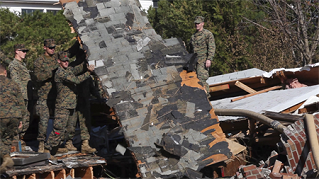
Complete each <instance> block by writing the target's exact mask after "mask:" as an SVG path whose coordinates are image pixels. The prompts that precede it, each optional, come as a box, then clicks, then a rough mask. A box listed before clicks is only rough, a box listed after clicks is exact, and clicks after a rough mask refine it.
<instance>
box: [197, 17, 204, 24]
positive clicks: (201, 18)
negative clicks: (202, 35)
mask: <svg viewBox="0 0 319 179" xmlns="http://www.w3.org/2000/svg"><path fill="white" fill-rule="evenodd" d="M204 20H205V18H204V17H203V16H196V17H195V21H194V23H196V24H199V23H201V22H204Z"/></svg>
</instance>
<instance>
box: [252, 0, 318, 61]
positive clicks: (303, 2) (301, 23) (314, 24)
mask: <svg viewBox="0 0 319 179" xmlns="http://www.w3.org/2000/svg"><path fill="white" fill-rule="evenodd" d="M255 2H256V3H257V5H258V6H259V8H261V9H262V10H263V11H264V12H266V13H267V14H268V16H269V18H270V19H265V20H267V21H268V22H270V23H271V25H273V26H276V27H277V28H278V29H280V30H281V31H282V32H283V33H284V34H285V38H287V39H288V40H290V43H291V44H292V47H294V48H292V53H293V54H294V56H295V57H296V58H298V59H297V60H298V61H299V60H300V61H302V63H303V65H306V64H311V63H313V62H314V57H316V52H317V50H318V43H319V26H318V24H319V1H318V0H256V1H255ZM255 24H256V23H255ZM260 24H261V23H259V24H258V26H261V25H260Z"/></svg>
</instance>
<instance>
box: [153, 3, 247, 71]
mask: <svg viewBox="0 0 319 179" xmlns="http://www.w3.org/2000/svg"><path fill="white" fill-rule="evenodd" d="M249 6H251V4H250V1H246V0H224V1H219V0H211V1H203V0H174V1H169V0H160V1H159V2H158V8H157V9H155V8H150V9H149V10H148V18H149V21H150V23H151V24H152V26H153V28H154V29H155V30H156V32H157V33H158V34H160V35H161V36H162V37H163V38H170V37H180V38H182V40H183V41H184V42H185V44H186V45H188V42H189V39H190V37H191V35H192V34H193V33H195V30H196V29H195V28H194V18H195V17H196V16H203V17H205V26H204V28H206V29H208V30H210V31H211V32H212V33H213V34H214V36H215V42H216V54H215V57H214V61H213V65H212V70H211V72H212V74H211V75H218V74H222V73H228V72H233V71H237V70H243V69H247V68H251V67H252V63H251V61H250V59H249V57H247V52H246V51H247V50H246V49H245V48H243V47H247V46H248V45H247V44H245V43H243V41H244V39H245V36H243V35H240V34H239V32H238V24H240V22H241V20H242V16H243V15H245V14H246V13H247V8H248V7H249ZM231 37H233V38H231ZM235 37H236V38H235Z"/></svg>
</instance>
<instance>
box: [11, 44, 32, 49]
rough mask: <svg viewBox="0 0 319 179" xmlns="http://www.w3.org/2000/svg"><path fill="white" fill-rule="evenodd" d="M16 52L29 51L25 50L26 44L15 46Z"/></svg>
mask: <svg viewBox="0 0 319 179" xmlns="http://www.w3.org/2000/svg"><path fill="white" fill-rule="evenodd" d="M16 50H21V51H29V50H28V49H27V48H25V46H24V44H15V45H14V51H16Z"/></svg>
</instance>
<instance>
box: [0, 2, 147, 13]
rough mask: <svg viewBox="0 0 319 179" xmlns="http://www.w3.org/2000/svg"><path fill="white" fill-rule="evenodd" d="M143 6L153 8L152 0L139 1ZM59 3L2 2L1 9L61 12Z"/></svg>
mask: <svg viewBox="0 0 319 179" xmlns="http://www.w3.org/2000/svg"><path fill="white" fill-rule="evenodd" d="M139 1H140V3H141V6H142V9H145V10H146V11H147V10H148V8H149V7H150V6H153V2H152V0H139ZM58 2H59V1H58V0H56V1H54V0H47V1H45V0H42V1H36V0H33V1H26V0H20V1H15V2H13V0H11V1H10V0H0V7H1V8H9V10H10V11H11V12H19V13H21V9H44V11H43V12H47V10H61V9H62V7H61V5H60V4H56V5H53V4H54V3H58Z"/></svg>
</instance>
